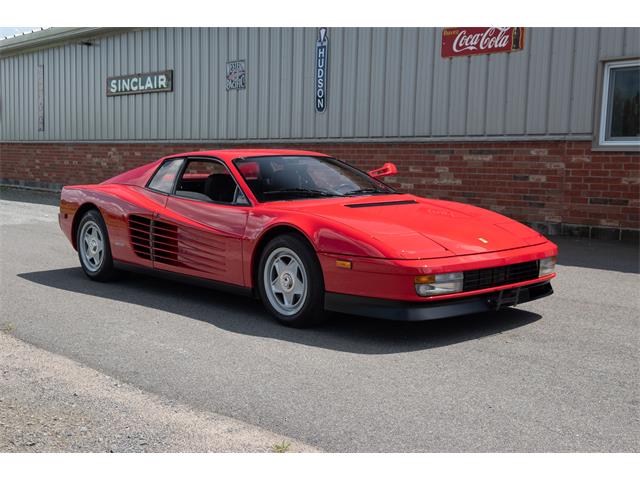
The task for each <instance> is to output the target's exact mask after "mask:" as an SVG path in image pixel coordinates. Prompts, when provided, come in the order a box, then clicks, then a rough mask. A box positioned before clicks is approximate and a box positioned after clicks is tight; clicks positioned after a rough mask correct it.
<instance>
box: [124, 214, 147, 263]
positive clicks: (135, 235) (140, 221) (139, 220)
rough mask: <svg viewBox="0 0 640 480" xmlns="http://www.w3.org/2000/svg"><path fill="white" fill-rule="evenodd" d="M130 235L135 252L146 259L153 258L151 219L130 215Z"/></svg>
mask: <svg viewBox="0 0 640 480" xmlns="http://www.w3.org/2000/svg"><path fill="white" fill-rule="evenodd" d="M129 236H130V238H131V245H132V246H133V251H134V252H135V254H136V255H138V256H139V257H142V258H144V259H145V260H151V219H150V218H147V217H141V216H140V215H130V216H129Z"/></svg>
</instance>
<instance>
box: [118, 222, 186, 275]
mask: <svg viewBox="0 0 640 480" xmlns="http://www.w3.org/2000/svg"><path fill="white" fill-rule="evenodd" d="M129 237H130V239H131V245H132V246H133V251H134V252H135V254H136V255H138V256H139V257H141V258H144V259H145V260H154V261H155V262H160V263H168V264H170V265H178V264H179V262H178V227H176V226H175V225H172V224H170V223H166V222H158V221H155V220H151V219H150V218H148V217H143V216H141V215H130V216H129Z"/></svg>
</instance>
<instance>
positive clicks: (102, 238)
mask: <svg viewBox="0 0 640 480" xmlns="http://www.w3.org/2000/svg"><path fill="white" fill-rule="evenodd" d="M76 245H77V247H78V257H79V259H80V265H81V266H82V270H83V271H84V273H85V275H86V276H87V277H89V278H90V279H91V280H95V281H98V282H107V281H109V280H112V279H113V278H115V276H116V270H115V268H114V266H113V257H112V256H111V246H110V244H109V233H108V231H107V226H106V225H105V223H104V220H103V219H102V215H100V212H99V211H97V210H95V209H92V210H89V211H87V212H86V213H85V214H84V215H83V216H82V218H81V219H80V223H79V224H78V230H77V232H76Z"/></svg>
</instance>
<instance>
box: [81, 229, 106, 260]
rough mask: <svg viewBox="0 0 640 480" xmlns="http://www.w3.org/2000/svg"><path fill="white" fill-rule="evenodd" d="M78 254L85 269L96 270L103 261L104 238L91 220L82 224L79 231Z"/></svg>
mask: <svg viewBox="0 0 640 480" xmlns="http://www.w3.org/2000/svg"><path fill="white" fill-rule="evenodd" d="M80 255H81V258H82V263H83V264H84V266H85V268H87V270H90V271H92V272H96V271H97V270H99V269H100V266H101V265H102V262H103V261H104V238H103V237H102V232H101V231H100V228H99V227H98V225H97V224H96V222H94V221H93V220H89V221H87V222H85V223H84V224H83V225H82V230H81V231H80Z"/></svg>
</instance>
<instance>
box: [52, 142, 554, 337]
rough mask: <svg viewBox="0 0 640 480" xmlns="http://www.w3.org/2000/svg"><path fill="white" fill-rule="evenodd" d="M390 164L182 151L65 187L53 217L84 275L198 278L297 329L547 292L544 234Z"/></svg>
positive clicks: (459, 310) (409, 316) (455, 309)
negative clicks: (420, 189)
mask: <svg viewBox="0 0 640 480" xmlns="http://www.w3.org/2000/svg"><path fill="white" fill-rule="evenodd" d="M394 173H397V169H396V167H395V166H394V165H393V164H391V163H388V164H385V165H384V167H383V168H381V169H379V170H375V171H373V172H369V173H368V174H367V173H364V172H362V171H360V170H358V169H356V168H354V167H352V166H350V165H348V164H347V163H345V162H343V161H340V160H337V159H335V158H332V157H330V156H327V155H323V154H321V153H315V152H306V151H296V150H212V151H203V152H189V153H182V154H179V155H171V156H169V157H165V158H162V159H160V160H157V161H155V162H153V163H150V164H148V165H144V166H142V167H139V168H135V169H133V170H130V171H128V172H126V173H123V174H121V175H118V176H116V177H114V178H111V179H109V180H106V181H104V182H102V183H100V184H97V185H74V186H68V187H65V188H64V189H63V190H62V194H61V202H60V226H61V228H62V230H63V231H64V233H65V234H66V236H67V237H68V238H69V240H70V241H71V243H72V244H73V247H74V248H75V249H76V250H77V251H78V255H79V257H80V264H81V265H82V268H83V270H84V272H85V273H86V274H87V276H88V277H89V278H91V279H93V280H100V281H104V280H109V279H112V278H114V276H115V274H116V273H117V271H118V269H145V270H150V271H153V272H155V273H157V274H162V275H168V276H171V277H175V278H181V279H185V280H191V281H198V282H199V283H200V282H204V283H206V284H210V285H214V286H217V287H219V288H228V289H231V290H233V291H237V292H242V293H245V294H247V295H252V296H257V297H259V298H261V299H262V301H263V302H264V305H265V306H266V308H267V309H268V310H269V311H270V312H271V313H272V314H273V315H275V317H277V318H278V319H279V320H280V321H281V322H282V323H284V324H285V325H289V326H295V327H302V326H307V325H311V324H314V323H317V322H318V321H320V320H322V318H323V316H324V314H323V312H324V311H325V310H330V311H338V312H346V313H355V314H359V315H366V316H369V317H377V318H387V319H397V320H428V319H434V318H442V317H449V316H454V315H462V314H468V313H474V312H482V311H487V310H497V309H499V308H502V307H506V306H513V305H517V304H520V303H523V302H527V301H529V300H534V299H537V298H540V297H544V296H546V295H550V294H551V293H553V290H552V288H551V284H550V280H551V279H552V278H553V277H554V276H555V273H554V268H555V262H556V254H557V247H556V246H555V245H554V244H553V243H551V242H550V241H549V240H547V239H546V238H545V237H543V236H542V235H540V234H539V233H536V232H535V231H533V230H531V229H530V228H528V227H526V226H524V225H522V224H520V223H518V222H516V221H514V220H510V219H509V218H506V217H504V216H502V215H499V214H497V213H494V212H491V211H488V210H483V209H481V208H477V207H473V206H470V205H465V204H461V203H455V202H449V201H442V200H433V199H428V198H421V197H417V196H414V195H408V194H402V193H399V192H396V191H395V190H393V189H392V188H390V187H389V186H388V185H386V184H384V183H383V182H382V181H380V180H379V179H378V178H380V177H383V176H385V175H392V174H394Z"/></svg>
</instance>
